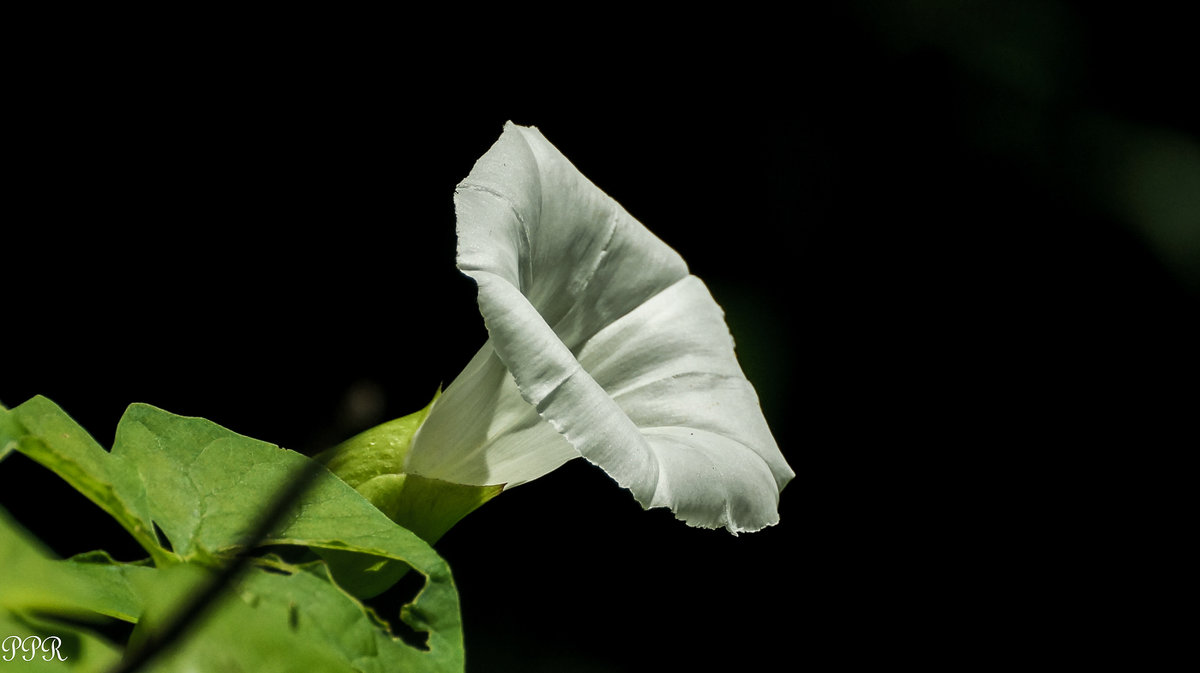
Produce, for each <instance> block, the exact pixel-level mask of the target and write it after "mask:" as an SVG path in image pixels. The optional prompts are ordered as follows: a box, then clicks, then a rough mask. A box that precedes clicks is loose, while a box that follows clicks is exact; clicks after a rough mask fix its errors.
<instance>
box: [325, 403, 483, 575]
mask: <svg viewBox="0 0 1200 673" xmlns="http://www.w3.org/2000/svg"><path fill="white" fill-rule="evenodd" d="M436 401H437V397H436V396H435V397H434V399H433V401H431V402H430V403H429V405H427V406H426V407H425V408H424V409H421V410H420V411H417V412H415V413H412V414H409V415H407V416H404V417H402V418H397V419H395V420H392V421H388V422H387V423H383V424H381V425H377V426H375V427H373V428H371V429H369V430H365V431H363V432H361V433H359V434H357V435H355V436H354V437H351V438H350V439H347V440H346V441H344V442H342V443H341V444H338V445H337V446H335V447H333V448H331V449H328V450H327V451H325V452H323V453H321V454H320V455H318V456H316V460H318V461H321V462H323V463H324V464H325V466H326V467H327V468H329V471H331V472H333V473H334V474H335V475H337V476H338V477H340V478H341V479H342V480H343V481H345V482H346V483H347V484H349V485H350V486H352V487H354V489H355V490H357V491H358V492H359V493H360V494H361V495H362V496H363V497H364V498H366V499H367V500H368V501H369V502H370V503H371V504H373V505H375V507H377V508H379V510H380V511H381V512H383V513H384V514H386V515H387V517H388V518H389V519H391V520H392V521H394V522H396V523H397V524H399V525H401V526H403V527H404V528H407V529H408V530H410V531H412V532H413V533H415V534H416V535H417V537H419V538H421V539H422V540H424V541H426V542H428V543H429V544H433V543H435V542H437V541H438V540H439V539H441V537H442V536H443V535H445V534H446V531H448V530H450V529H451V528H452V527H453V526H454V524H456V523H458V522H459V521H460V520H461V519H462V518H463V517H465V516H466V515H468V514H470V513H471V512H473V511H474V510H475V509H476V508H478V507H479V506H480V505H482V504H483V503H485V502H487V501H488V500H491V499H492V498H494V497H496V496H497V495H499V494H500V492H501V491H503V490H504V485H503V484H497V485H491V486H474V485H469V484H456V483H453V482H448V481H443V480H440V479H432V478H429V477H423V476H421V475H418V474H406V473H405V472H404V460H405V458H406V457H407V456H408V451H409V449H410V448H411V447H412V441H413V436H414V435H415V434H416V432H417V429H419V428H420V427H421V423H423V422H424V421H425V418H426V416H428V415H429V411H430V409H432V408H433V405H434V403H435V402H436ZM316 551H317V553H318V554H319V555H320V556H321V558H323V559H325V560H326V561H327V562H328V563H329V567H330V569H331V570H332V572H333V575H334V577H335V578H336V579H337V581H338V583H339V584H340V585H341V586H342V587H343V588H344V589H346V590H347V591H349V592H351V593H352V594H354V595H355V596H359V597H363V598H370V597H371V596H374V595H376V594H378V593H380V592H382V591H384V590H385V589H387V588H388V587H390V586H392V585H393V584H395V583H396V581H397V580H399V579H400V578H401V577H402V576H403V575H404V574H405V572H407V570H408V568H407V566H405V565H404V564H402V563H397V562H395V561H387V560H382V559H380V558H379V557H377V556H366V555H362V554H355V553H351V552H344V551H339V550H331V549H318V550H316Z"/></svg>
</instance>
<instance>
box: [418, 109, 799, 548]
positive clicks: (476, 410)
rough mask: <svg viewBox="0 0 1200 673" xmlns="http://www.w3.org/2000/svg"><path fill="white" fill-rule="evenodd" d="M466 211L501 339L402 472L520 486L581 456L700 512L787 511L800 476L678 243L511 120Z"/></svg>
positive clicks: (657, 503)
mask: <svg viewBox="0 0 1200 673" xmlns="http://www.w3.org/2000/svg"><path fill="white" fill-rule="evenodd" d="M455 210H456V214H457V218H458V267H459V269H461V270H462V271H463V272H464V273H466V274H467V275H468V276H470V277H471V278H473V279H474V280H475V281H476V283H477V284H478V286H479V295H478V301H479V310H480V312H481V313H482V314H483V318H484V322H485V323H486V325H487V329H488V333H489V340H488V342H487V343H486V344H485V345H484V346H483V348H482V349H480V351H479V352H478V354H476V356H475V357H474V359H472V360H471V362H470V363H469V364H468V365H467V367H466V368H465V369H464V370H463V372H462V373H461V374H460V375H459V376H458V377H457V378H456V379H455V380H454V381H453V382H452V383H451V384H450V386H449V387H448V388H447V389H446V391H445V392H444V393H443V394H442V395H441V396H440V397H439V398H438V399H437V400H436V401H435V402H434V403H433V406H432V409H430V410H429V412H428V415H427V416H426V417H424V420H423V422H422V423H420V425H419V427H418V428H417V429H416V430H415V434H414V435H412V437H411V444H410V445H409V444H408V442H407V441H406V446H405V450H404V452H403V458H402V461H403V468H402V469H403V472H404V473H406V474H409V475H420V476H421V477H423V478H425V479H430V480H435V481H438V482H448V483H452V484H462V485H471V486H485V485H504V487H505V488H512V487H514V486H517V485H520V484H523V483H525V482H528V481H530V480H532V479H536V478H538V477H540V476H542V475H545V474H546V473H548V472H550V471H552V470H554V469H555V468H557V467H559V466H560V465H562V464H563V463H565V462H566V461H568V460H571V459H573V458H578V457H583V458H585V459H587V460H588V461H589V462H591V463H593V464H595V465H598V466H599V467H600V468H602V469H603V470H604V471H605V472H607V473H608V474H609V475H610V476H611V477H612V478H613V479H615V480H616V481H617V483H618V484H620V485H621V486H623V487H625V488H627V489H629V490H630V491H631V492H632V494H633V496H634V498H635V499H636V500H637V501H638V502H639V503H641V505H642V506H643V507H647V508H650V507H669V508H670V509H671V510H672V511H673V512H674V513H675V515H676V516H677V517H678V518H680V519H682V520H683V521H685V522H686V523H688V524H689V525H692V526H699V527H705V528H719V527H725V528H727V529H728V530H729V531H730V532H733V533H735V534H736V533H738V532H742V531H755V530H759V529H761V528H763V527H766V526H770V525H772V524H774V523H776V522H778V520H779V515H778V503H779V494H780V491H781V490H782V489H783V487H784V486H785V485H786V484H787V482H788V481H789V480H790V479H791V478H792V476H793V472H792V470H791V469H790V468H789V467H788V465H787V462H786V461H785V460H784V458H783V456H782V454H781V453H780V451H779V448H778V446H777V445H776V443H775V440H774V438H773V436H772V434H771V431H770V429H769V428H768V427H767V422H766V420H765V419H764V417H763V414H762V410H761V408H760V406H759V402H758V397H757V395H756V394H755V392H754V388H753V386H751V384H750V382H749V381H747V379H746V377H745V375H744V374H743V373H742V370H741V367H740V366H739V365H738V362H737V359H736V358H735V356H734V349H733V340H732V338H731V337H730V335H729V330H728V328H727V327H726V325H725V320H724V315H723V313H722V311H721V308H720V307H719V306H718V305H717V303H716V302H715V301H714V300H713V298H712V296H711V295H710V294H709V291H708V289H707V288H706V287H705V285H704V283H702V282H701V281H700V279H699V278H697V277H695V276H692V275H690V273H689V271H688V267H687V264H686V263H685V262H684V261H683V259H682V258H681V257H680V256H679V254H678V253H676V252H675V251H674V250H673V249H671V248H670V247H669V246H667V245H666V244H665V243H663V242H662V241H661V240H659V239H658V238H657V237H655V236H654V235H653V234H652V233H651V232H650V231H649V230H647V229H646V228H645V227H644V226H642V225H641V224H640V223H639V222H638V221H637V220H635V219H634V218H633V217H631V216H630V215H629V214H628V213H626V212H625V210H624V209H623V208H622V207H621V206H620V205H619V204H618V203H617V202H616V201H614V200H613V199H612V198H610V197H609V196H607V195H606V194H604V193H603V192H602V191H600V190H599V189H598V188H597V187H596V186H594V185H593V184H592V183H591V182H589V181H588V180H587V178H585V177H584V176H583V175H582V174H581V173H580V172H579V171H578V170H577V169H576V168H575V167H574V166H573V165H572V164H571V163H570V162H569V161H568V160H567V159H566V157H564V156H563V155H562V154H561V153H560V152H559V151H558V150H557V149H555V147H554V146H553V145H551V144H550V143H549V142H548V141H547V140H546V139H545V138H544V137H543V136H542V134H541V133H540V132H539V131H538V130H537V129H534V128H525V127H521V126H517V125H514V124H512V123H509V124H507V125H506V126H505V128H504V132H503V134H502V135H501V136H500V138H499V140H497V141H496V143H495V144H494V145H493V146H492V148H491V149H490V150H489V151H488V152H487V153H486V154H484V156H483V157H482V158H480V159H479V161H478V162H477V163H476V164H475V167H474V169H473V170H472V171H471V173H470V175H469V176H468V177H467V178H466V179H465V180H463V182H462V183H460V184H459V186H458V188H457V190H456V192H455ZM489 497H490V496H489Z"/></svg>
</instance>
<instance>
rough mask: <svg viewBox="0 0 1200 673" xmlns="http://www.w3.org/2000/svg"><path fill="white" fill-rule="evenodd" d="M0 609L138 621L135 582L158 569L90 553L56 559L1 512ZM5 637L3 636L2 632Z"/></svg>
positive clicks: (101, 553)
mask: <svg viewBox="0 0 1200 673" xmlns="http://www.w3.org/2000/svg"><path fill="white" fill-rule="evenodd" d="M0 569H2V572H3V578H4V581H3V582H0V607H3V608H6V609H8V610H10V611H13V612H20V613H33V612H38V613H45V614H54V615H58V616H62V617H71V618H74V619H95V618H96V617H98V616H103V617H115V618H117V619H121V620H124V621H127V622H136V621H137V619H138V616H139V615H140V614H141V602H140V600H139V599H138V598H137V596H136V595H135V593H134V591H133V589H132V585H131V580H132V578H134V577H137V576H142V575H145V574H147V573H153V572H154V569H153V568H150V567H147V566H141V565H136V564H128V563H118V562H116V561H114V560H113V559H112V557H110V556H109V555H108V554H106V553H103V552H92V553H89V554H81V555H79V556H75V557H72V558H70V559H66V560H62V559H55V558H53V555H52V554H51V553H50V551H49V550H48V549H46V548H45V547H44V546H43V545H42V544H41V543H40V542H39V541H38V540H37V539H36V538H35V537H34V536H33V535H32V534H30V533H29V532H28V531H27V530H25V529H24V528H23V527H21V525H20V524H18V523H17V522H16V521H14V520H13V519H12V517H11V516H10V515H9V514H8V512H6V511H5V510H4V509H3V508H0ZM0 635H2V634H0Z"/></svg>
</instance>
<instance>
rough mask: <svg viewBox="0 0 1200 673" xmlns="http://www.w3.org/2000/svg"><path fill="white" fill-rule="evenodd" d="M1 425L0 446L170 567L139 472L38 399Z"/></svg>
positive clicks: (11, 413) (63, 413)
mask: <svg viewBox="0 0 1200 673" xmlns="http://www.w3.org/2000/svg"><path fill="white" fill-rule="evenodd" d="M8 414H9V415H10V417H9V418H8V419H6V420H5V421H4V422H2V423H0V433H3V434H0V443H3V444H5V445H15V447H16V449H17V450H18V451H20V452H21V453H24V454H25V455H27V456H29V457H30V458H32V459H33V460H35V461H37V462H38V463H41V464H42V466H44V467H46V468H48V469H50V470H52V471H53V472H54V473H56V474H57V475H58V476H60V477H62V478H63V479H64V480H65V481H66V482H67V483H68V484H70V485H71V486H73V487H75V490H77V491H79V492H80V493H82V494H83V495H85V496H87V498H88V499H89V500H91V501H92V502H94V503H96V504H97V505H99V506H100V508H101V509H103V510H104V511H105V512H108V513H109V515H111V516H112V517H113V518H114V519H116V520H117V523H119V524H121V526H122V527H123V528H125V530H127V531H129V533H130V535H132V536H133V538H134V539H135V540H137V542H138V544H140V545H142V547H143V548H144V549H145V550H146V551H147V552H149V553H150V555H151V557H153V558H154V560H155V563H156V564H159V565H162V564H165V563H171V562H172V561H173V560H174V559H173V558H172V556H171V554H169V553H168V552H166V551H165V550H164V549H162V547H160V546H159V544H158V541H157V539H156V538H155V535H154V528H153V526H152V524H151V521H150V513H149V510H148V508H147V505H146V489H145V486H144V484H143V483H142V481H141V479H140V477H139V476H138V471H137V466H131V465H127V464H125V463H124V461H122V460H121V459H120V457H119V456H114V455H111V454H109V453H108V452H107V451H105V450H104V449H103V448H101V446H100V445H99V444H97V443H96V440H94V439H92V437H91V435H89V434H88V433H87V431H85V430H84V429H83V428H81V427H80V426H79V424H78V423H76V422H75V421H74V420H72V419H71V417H70V416H68V415H67V414H66V412H64V411H63V410H62V409H60V408H59V407H58V405H56V404H54V403H53V402H51V401H50V400H48V399H46V398H44V397H41V396H37V397H34V398H32V399H30V400H29V401H27V402H25V403H24V404H22V405H20V406H18V407H16V408H15V409H12V410H10V411H9V412H8Z"/></svg>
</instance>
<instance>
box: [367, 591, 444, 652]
mask: <svg viewBox="0 0 1200 673" xmlns="http://www.w3.org/2000/svg"><path fill="white" fill-rule="evenodd" d="M425 582H426V579H425V576H424V575H422V574H421V573H418V572H412V571H410V572H407V573H405V574H404V576H403V577H401V578H400V581H398V582H396V584H394V585H392V587H391V588H390V589H388V590H387V591H385V592H383V593H381V594H379V595H378V596H376V597H374V598H372V599H370V600H368V601H366V602H365V604H366V606H367V607H368V609H369V611H370V613H371V614H372V616H373V617H374V618H375V619H376V620H378V621H379V622H380V623H381V624H380V625H381V626H382V627H384V628H386V629H387V630H389V631H391V633H392V635H393V636H396V637H397V638H399V639H400V640H402V641H404V643H405V644H406V645H408V646H410V647H414V648H417V649H419V650H424V651H428V650H429V633H428V632H426V631H418V630H416V629H414V628H412V627H411V626H409V625H408V624H406V623H404V621H403V620H402V619H400V614H401V611H402V610H403V609H404V607H405V606H407V605H409V604H411V603H412V602H413V601H414V600H416V597H417V594H419V593H421V590H422V589H423V588H424V587H425Z"/></svg>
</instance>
